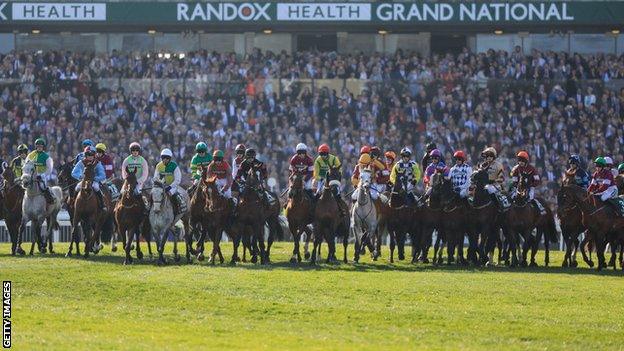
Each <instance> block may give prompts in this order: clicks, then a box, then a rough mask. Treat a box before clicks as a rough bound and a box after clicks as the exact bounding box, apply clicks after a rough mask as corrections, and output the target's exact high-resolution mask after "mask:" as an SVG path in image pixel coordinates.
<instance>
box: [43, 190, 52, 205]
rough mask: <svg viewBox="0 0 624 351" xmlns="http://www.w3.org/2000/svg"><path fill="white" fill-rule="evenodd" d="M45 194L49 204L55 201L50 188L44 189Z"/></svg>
mask: <svg viewBox="0 0 624 351" xmlns="http://www.w3.org/2000/svg"><path fill="white" fill-rule="evenodd" d="M43 196H44V197H45V199H46V202H47V203H48V204H53V203H54V197H52V193H51V192H50V188H45V189H43Z"/></svg>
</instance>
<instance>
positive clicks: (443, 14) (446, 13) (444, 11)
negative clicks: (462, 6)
mask: <svg viewBox="0 0 624 351" xmlns="http://www.w3.org/2000/svg"><path fill="white" fill-rule="evenodd" d="M451 18H453V7H452V6H451V5H450V4H440V21H448V20H450V19H451Z"/></svg>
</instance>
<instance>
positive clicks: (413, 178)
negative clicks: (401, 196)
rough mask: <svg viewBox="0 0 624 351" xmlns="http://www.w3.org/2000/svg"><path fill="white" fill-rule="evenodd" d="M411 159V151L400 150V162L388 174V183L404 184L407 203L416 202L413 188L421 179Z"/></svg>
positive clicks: (416, 166)
mask: <svg viewBox="0 0 624 351" xmlns="http://www.w3.org/2000/svg"><path fill="white" fill-rule="evenodd" d="M411 157H412V150H410V149H409V148H408V147H404V148H403V149H401V160H400V161H399V162H397V163H396V164H395V165H394V167H392V172H390V183H392V184H396V182H397V181H399V182H403V183H404V184H405V190H406V191H407V201H408V203H409V202H414V201H415V200H416V197H415V195H414V188H415V187H416V184H417V183H418V182H419V181H420V177H421V171H420V167H419V166H418V163H417V162H416V161H414V160H412V159H411ZM397 178H398V179H397Z"/></svg>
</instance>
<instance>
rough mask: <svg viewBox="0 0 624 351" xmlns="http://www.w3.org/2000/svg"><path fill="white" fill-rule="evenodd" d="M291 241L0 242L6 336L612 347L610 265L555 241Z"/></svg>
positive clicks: (192, 345)
mask: <svg viewBox="0 0 624 351" xmlns="http://www.w3.org/2000/svg"><path fill="white" fill-rule="evenodd" d="M24 248H26V245H25V246H24ZM28 248H29V245H28ZM66 248H67V245H66V244H59V245H57V246H56V248H55V249H56V251H57V252H65V250H66ZM167 249H168V252H171V246H169V247H168V248H167ZM291 250H292V244H291V243H276V244H275V245H274V251H273V256H272V260H273V264H271V265H270V266H259V265H252V264H249V263H244V264H239V265H237V266H235V267H231V266H228V265H223V266H217V267H211V266H209V265H208V264H206V263H205V262H204V263H201V264H197V262H196V261H195V263H194V264H193V265H191V266H188V265H184V264H179V265H178V264H169V265H168V266H166V267H158V266H156V265H155V263H154V262H150V261H149V259H144V260H143V262H138V263H135V264H134V265H132V266H123V265H122V264H121V262H122V259H123V258H122V255H121V253H119V252H117V253H115V254H113V253H111V252H110V247H108V246H107V247H105V249H104V250H103V252H102V253H100V254H99V255H97V256H95V257H92V258H91V259H90V260H89V261H85V260H84V259H82V258H80V259H78V258H65V257H63V256H61V255H55V256H48V255H46V256H41V255H37V254H36V255H35V256H34V257H28V256H25V257H11V256H9V255H8V252H9V246H8V245H6V244H2V245H0V278H2V280H12V281H13V317H12V324H13V347H14V349H15V350H43V349H45V350H77V349H79V350H82V349H88V350H118V349H119V350H122V349H127V350H168V349H178V350H189V349H216V350H222V349H236V350H248V349H260V350H294V349H306V350H349V349H357V350H391V349H395V350H406V349H451V350H457V349H483V350H497V349H502V348H504V349H506V350H509V349H511V350H513V349H516V350H526V349H549V350H570V349H578V350H607V349H613V350H618V349H619V350H621V349H623V348H624V303H623V300H622V297H623V296H624V274H623V273H622V272H621V271H617V272H614V271H612V270H610V271H607V272H602V273H597V272H595V271H594V270H590V269H588V268H587V267H585V266H584V264H582V267H581V268H578V269H576V270H573V269H562V268H559V267H557V266H560V264H561V259H562V254H561V253H560V252H555V253H553V254H552V256H551V257H552V266H551V267H548V268H544V267H540V268H536V269H509V268H506V267H494V268H488V269H485V268H470V267H455V266H452V267H447V266H441V267H433V266H431V265H423V264H418V265H410V264H408V263H405V262H400V263H395V264H389V263H388V261H387V260H388V250H387V248H384V251H383V255H384V256H383V257H382V258H381V259H380V261H378V262H371V261H370V257H369V256H368V255H367V256H366V257H365V258H364V260H363V262H362V263H360V264H357V265H354V264H351V263H350V264H346V265H345V264H339V265H327V264H321V265H319V266H317V267H310V266H309V265H308V264H307V263H302V264H298V265H291V264H289V263H287V261H288V258H289V252H290V251H291ZM340 250H341V248H339V252H338V253H339V255H338V256H339V257H341V255H342V251H340ZM323 251H324V252H326V246H324V247H323ZM224 252H225V253H226V254H227V255H228V256H229V255H230V253H231V246H229V245H225V246H224ZM350 256H351V255H350ZM228 258H229V257H228ZM169 260H171V259H170V258H169ZM540 262H543V257H541V256H540ZM540 264H541V263H540Z"/></svg>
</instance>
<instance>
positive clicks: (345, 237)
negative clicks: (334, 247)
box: [342, 228, 624, 266]
mask: <svg viewBox="0 0 624 351" xmlns="http://www.w3.org/2000/svg"><path fill="white" fill-rule="evenodd" d="M343 229H344V228H343ZM342 234H343V236H342V249H343V250H344V251H343V253H342V262H344V263H347V262H349V260H347V249H348V247H349V230H348V229H347V231H346V232H344V230H343V233H342ZM622 266H624V263H623V264H622Z"/></svg>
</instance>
